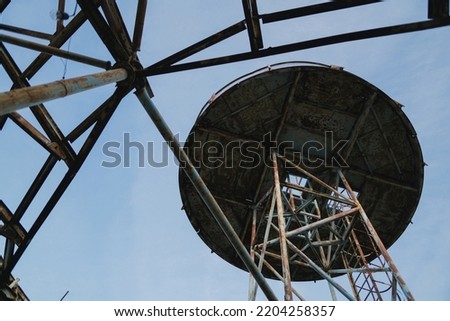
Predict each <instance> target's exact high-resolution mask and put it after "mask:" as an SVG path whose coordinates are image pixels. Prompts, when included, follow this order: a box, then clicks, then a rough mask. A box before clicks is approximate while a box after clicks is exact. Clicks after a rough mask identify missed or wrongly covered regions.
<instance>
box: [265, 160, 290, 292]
mask: <svg viewBox="0 0 450 321" xmlns="http://www.w3.org/2000/svg"><path fill="white" fill-rule="evenodd" d="M272 161H273V178H274V183H275V196H274V197H276V199H277V219H278V229H279V235H280V254H281V266H282V270H283V283H284V299H285V300H286V301H292V283H291V271H290V268H289V253H288V249H287V244H286V241H287V237H286V225H285V221H284V206H283V200H282V199H281V187H280V177H279V173H278V158H277V153H276V152H273V153H272ZM269 223H270V222H268V224H269Z"/></svg>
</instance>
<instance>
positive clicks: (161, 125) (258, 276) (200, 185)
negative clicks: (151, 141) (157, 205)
mask: <svg viewBox="0 0 450 321" xmlns="http://www.w3.org/2000/svg"><path fill="white" fill-rule="evenodd" d="M135 94H136V96H137V97H138V99H139V101H140V102H141V104H142V106H143V107H144V109H145V110H146V112H147V113H148V115H149V116H150V118H151V119H152V120H153V122H154V124H155V125H156V127H157V128H158V130H159V132H160V133H161V135H162V136H163V137H164V139H165V140H166V142H167V144H168V145H169V147H170V149H171V150H172V152H173V153H174V155H175V157H176V159H177V160H178V161H179V162H180V166H182V168H183V170H184V172H185V173H186V175H187V176H188V177H189V179H190V180H191V182H192V184H193V185H194V187H195V189H196V190H197V192H198V194H199V196H200V197H201V198H202V200H203V201H204V202H205V204H206V206H207V207H208V209H209V210H210V212H211V214H212V215H213V216H214V218H215V219H216V221H217V223H218V224H219V226H220V228H221V229H222V231H223V232H224V234H225V235H226V237H227V238H228V240H229V241H230V244H231V245H232V246H233V247H234V249H235V250H236V253H237V254H238V255H239V257H240V258H241V260H242V262H243V263H244V264H245V266H246V267H247V269H248V270H249V272H250V273H252V274H253V276H254V277H255V280H256V282H257V283H258V285H259V286H260V287H261V290H262V291H263V292H264V294H265V295H266V297H267V298H268V299H269V300H273V301H276V300H277V297H276V296H275V294H274V293H273V291H272V289H271V288H270V287H269V284H268V283H267V281H266V279H265V278H264V276H263V275H262V273H261V272H260V271H259V270H258V268H257V267H256V265H255V263H254V262H253V260H252V258H251V257H250V254H249V253H248V251H247V249H246V248H245V246H244V245H243V244H242V242H241V240H240V239H239V236H238V235H237V234H236V232H235V230H234V229H233V226H232V225H231V224H230V222H229V221H228V219H227V217H226V216H225V214H224V213H223V212H222V209H221V208H220V206H219V204H217V202H216V200H215V199H214V196H213V195H212V194H211V192H210V191H209V189H208V187H207V186H206V184H205V182H204V181H203V179H202V178H201V177H200V175H199V173H198V172H197V170H196V169H195V167H194V165H193V164H192V163H191V161H190V159H189V157H188V156H187V154H186V152H185V151H184V150H183V149H182V148H181V146H180V143H179V141H178V139H177V138H176V137H175V135H174V134H173V133H172V131H171V130H170V128H169V126H168V125H167V124H166V122H165V120H164V119H163V117H162V115H161V114H160V113H159V111H158V109H157V108H156V106H155V105H154V103H153V101H152V100H151V98H150V95H149V93H148V89H147V88H140V89H138V90H137V91H136V92H135Z"/></svg>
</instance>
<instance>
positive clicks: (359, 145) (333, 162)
mask: <svg viewBox="0 0 450 321" xmlns="http://www.w3.org/2000/svg"><path fill="white" fill-rule="evenodd" d="M284 111H285V112H286V114H285V117H283V112H284ZM330 137H331V138H330ZM330 139H332V142H330V141H329V140H330ZM339 141H347V142H349V141H350V143H347V146H346V147H345V148H342V150H330V149H333V146H337V143H338V142H339ZM286 142H289V143H290V144H291V145H290V148H291V152H292V151H294V152H298V153H303V154H304V153H305V150H307V151H309V152H310V154H309V155H308V158H307V159H306V160H307V161H308V162H306V163H305V164H304V165H305V166H306V167H308V166H309V168H310V170H311V171H312V172H314V173H315V175H318V176H319V177H321V179H323V180H324V181H327V180H330V178H328V177H331V176H329V175H327V173H328V172H329V171H330V170H332V169H333V167H336V166H338V167H341V168H342V169H343V171H344V173H345V175H346V177H347V180H348V181H349V183H350V185H351V187H352V188H353V190H355V191H356V192H357V193H358V195H359V201H360V202H361V204H362V206H363V207H364V209H365V211H366V213H367V214H368V216H369V217H370V219H371V222H372V224H373V225H374V227H375V229H376V230H377V232H378V234H379V236H380V238H381V240H382V241H383V243H384V244H385V246H386V247H389V246H391V245H392V244H393V243H394V242H395V241H396V240H397V239H398V238H399V237H400V235H401V234H402V233H403V232H404V230H405V229H406V227H407V226H408V224H409V223H410V221H411V218H412V216H413V214H414V212H415V210H416V207H417V204H418V201H419V198H420V194H421V191H422V184H423V175H424V170H423V165H424V163H423V159H422V153H421V149H420V145H419V142H418V139H417V135H416V132H415V131H414V128H413V126H412V125H411V123H410V121H409V120H408V118H407V117H406V115H405V114H404V113H403V111H402V109H401V106H400V105H399V104H398V103H397V102H395V101H394V100H392V99H391V98H389V97H388V96H387V95H386V94H385V93H383V92H382V91H381V90H379V89H378V88H376V87H375V86H373V85H371V84H370V83H368V82H367V81H365V80H363V79H361V78H359V77H357V76H355V75H353V74H351V73H349V72H346V71H344V70H342V69H340V68H335V67H330V66H324V65H316V64H287V65H279V66H275V67H274V66H272V67H270V68H265V69H264V70H259V71H256V72H255V73H253V74H249V75H247V76H245V77H243V78H241V79H238V80H237V81H235V82H233V83H231V84H230V85H228V86H226V87H225V88H224V89H223V90H222V91H220V92H219V93H217V94H216V95H215V96H213V97H212V98H211V100H210V101H209V102H208V103H207V104H206V106H205V108H204V109H203V111H202V112H201V114H200V115H199V117H198V119H197V121H196V123H195V124H194V126H193V128H192V130H191V133H190V135H189V137H188V139H187V142H186V144H185V149H186V151H187V153H188V155H189V156H190V158H191V160H192V161H193V163H194V165H195V166H196V167H197V169H198V171H199V173H200V175H201V176H202V178H203V179H204V181H205V183H206V185H207V186H208V187H209V189H210V190H211V191H212V193H213V195H214V196H215V198H216V200H217V202H218V203H219V205H220V206H221V208H222V210H223V212H224V213H225V215H226V216H227V218H228V220H229V221H230V223H231V224H232V226H233V227H234V229H235V231H236V233H237V234H238V235H239V236H240V237H241V239H242V241H243V243H244V245H245V246H246V247H247V248H248V247H249V242H250V241H249V240H250V230H249V229H250V225H251V224H249V221H250V217H251V213H252V208H253V206H254V205H255V203H256V202H257V200H259V199H260V198H261V196H262V193H263V192H264V191H265V190H267V188H268V186H269V185H270V184H272V182H271V180H270V179H269V178H267V179H266V178H263V179H261V177H263V175H264V174H263V173H264V170H265V169H264V168H265V167H266V164H265V162H264V160H265V159H267V158H268V155H267V149H266V148H264V147H265V145H267V144H268V145H273V144H274V143H275V145H276V146H277V148H284V147H280V146H283V145H285V143H286ZM291 142H292V143H291ZM308 144H310V145H308ZM311 144H313V145H311ZM314 144H315V145H314ZM330 144H331V145H330ZM349 144H350V145H352V147H351V148H350V147H349ZM320 145H322V146H324V147H325V148H324V149H319V148H317V146H320ZM233 146H234V147H233ZM243 146H244V147H245V148H244V149H243ZM305 146H306V149H305ZM308 146H309V147H311V146H313V148H309V149H308ZM266 147H267V146H266ZM269 147H270V146H269ZM327 148H328V149H329V150H327ZM335 149H336V148H335ZM243 151H244V152H243ZM333 152H334V153H335V152H340V153H341V154H342V155H339V156H342V158H336V157H333V156H336V155H333V154H332V153H333ZM179 183H180V192H181V197H182V201H183V206H184V209H185V211H186V214H187V216H188V218H189V220H190V222H191V224H192V226H193V228H194V229H195V231H196V232H197V233H198V235H199V236H200V238H201V239H202V240H203V241H204V242H205V243H206V244H207V245H208V246H209V247H210V248H211V250H212V251H213V252H215V253H216V254H217V255H219V256H220V257H222V258H223V259H224V260H226V261H228V262H229V263H231V264H233V265H235V266H237V267H239V268H242V269H245V267H244V265H243V264H242V262H241V260H240V259H239V257H238V256H237V255H236V254H235V252H234V249H233V247H232V246H231V245H230V244H229V242H228V240H227V238H226V237H225V235H224V234H223V233H222V231H221V230H220V228H219V226H218V225H217V223H216V222H215V220H214V218H213V217H212V215H211V214H210V213H209V211H208V209H207V208H206V206H205V205H204V203H203V202H202V200H201V198H200V197H199V196H198V195H197V193H196V191H195V190H194V188H193V187H192V184H191V183H190V181H189V179H188V178H187V176H186V175H185V174H184V173H183V171H182V170H180V173H179ZM332 183H333V182H331V181H330V184H332ZM266 187H267V188H266ZM372 256H373V255H372ZM340 264H342V262H341V263H340ZM334 268H342V266H335V267H334ZM263 274H265V276H267V277H269V278H273V275H272V274H271V273H270V272H268V271H265V270H263ZM292 279H293V280H313V279H320V277H318V276H317V275H316V274H314V273H313V272H311V271H307V270H302V269H299V270H297V271H296V272H295V273H293V275H292Z"/></svg>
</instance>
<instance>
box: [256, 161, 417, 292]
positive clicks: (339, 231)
mask: <svg viewBox="0 0 450 321" xmlns="http://www.w3.org/2000/svg"><path fill="white" fill-rule="evenodd" d="M272 160H273V186H272V187H271V188H270V189H269V190H268V191H267V192H266V193H265V194H264V197H263V198H262V199H261V200H259V201H258V203H257V205H256V207H255V209H254V211H253V220H252V238H251V246H250V248H251V255H252V257H253V258H254V259H255V262H256V263H257V264H258V269H259V270H260V271H262V269H263V267H264V268H266V269H268V270H270V273H273V277H274V278H276V279H279V280H280V281H281V282H283V284H284V293H285V300H293V299H294V296H296V297H297V298H298V299H300V300H303V299H304V297H303V296H302V294H301V292H299V291H297V290H296V288H295V286H293V283H292V281H291V279H292V278H291V270H292V273H295V274H303V275H304V276H305V278H310V279H312V280H317V279H325V280H326V281H327V282H328V284H329V286H330V292H331V296H332V298H333V299H336V298H337V296H336V292H339V293H340V294H341V295H343V296H344V297H345V298H347V299H348V300H364V301H366V300H380V301H381V300H389V299H391V300H394V301H395V300H402V299H408V300H413V296H412V294H411V292H410V291H409V290H408V288H407V287H406V283H405V281H404V280H403V279H402V277H401V276H400V274H399V271H398V270H397V268H396V266H395V265H394V262H393V261H392V259H391V257H390V256H389V254H388V252H387V250H386V248H385V247H384V245H383V242H382V241H381V239H380V237H379V236H378V234H377V232H376V230H375V229H374V228H373V225H372V224H371V222H370V220H369V218H368V217H367V214H366V212H365V211H364V209H363V207H362V205H361V204H360V203H359V201H358V197H357V194H358V193H357V192H355V191H353V190H352V189H351V187H350V185H349V183H348V181H347V180H346V178H345V176H344V174H343V172H342V169H339V168H337V169H335V170H333V171H334V175H333V176H334V177H330V180H331V181H334V184H332V185H330V184H329V183H327V182H324V181H323V180H322V179H320V178H318V177H316V176H315V175H314V174H312V173H310V172H308V170H306V169H304V168H302V167H300V166H298V165H296V164H294V163H293V162H291V161H290V160H288V159H287V158H286V157H284V156H281V155H279V154H277V153H276V152H274V153H273V155H272ZM278 163H280V164H282V167H283V168H289V169H290V172H289V173H288V174H286V171H280V170H279V164H278ZM280 177H281V178H280ZM258 217H262V218H263V219H261V220H259V224H258V225H257V224H256V222H257V221H258V219H257V218H258ZM258 229H263V230H264V232H263V233H257V230H258ZM256 235H261V237H260V238H256ZM274 266H281V271H282V274H280V273H279V272H277V270H280V269H277V268H275V267H274ZM344 274H345V275H346V276H347V278H348V284H349V286H347V287H345V286H344V285H342V284H340V283H339V282H338V281H337V280H336V279H334V277H336V276H339V275H344ZM250 280H251V281H250V291H249V299H250V300H255V298H256V290H257V284H255V283H254V282H253V278H252V277H251V278H250ZM349 288H350V289H351V292H349V291H348V290H347V289H349Z"/></svg>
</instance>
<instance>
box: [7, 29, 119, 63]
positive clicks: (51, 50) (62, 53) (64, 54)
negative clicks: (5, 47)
mask: <svg viewBox="0 0 450 321" xmlns="http://www.w3.org/2000/svg"><path fill="white" fill-rule="evenodd" d="M0 41H3V42H6V43H9V44H12V45H15V46H19V47H23V48H27V49H31V50H36V51H39V52H41V53H46V54H49V55H53V56H57V57H61V58H66V59H69V60H73V61H77V62H81V63H84V64H87V65H90V66H94V67H99V68H102V69H106V70H107V69H110V68H111V62H109V61H103V60H100V59H96V58H92V57H88V56H85V55H80V54H77V53H74V52H70V51H66V50H62V49H59V48H55V47H53V46H50V45H48V46H47V45H43V44H40V43H36V42H32V41H28V40H23V39H19V38H16V37H12V36H8V35H4V34H0Z"/></svg>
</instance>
